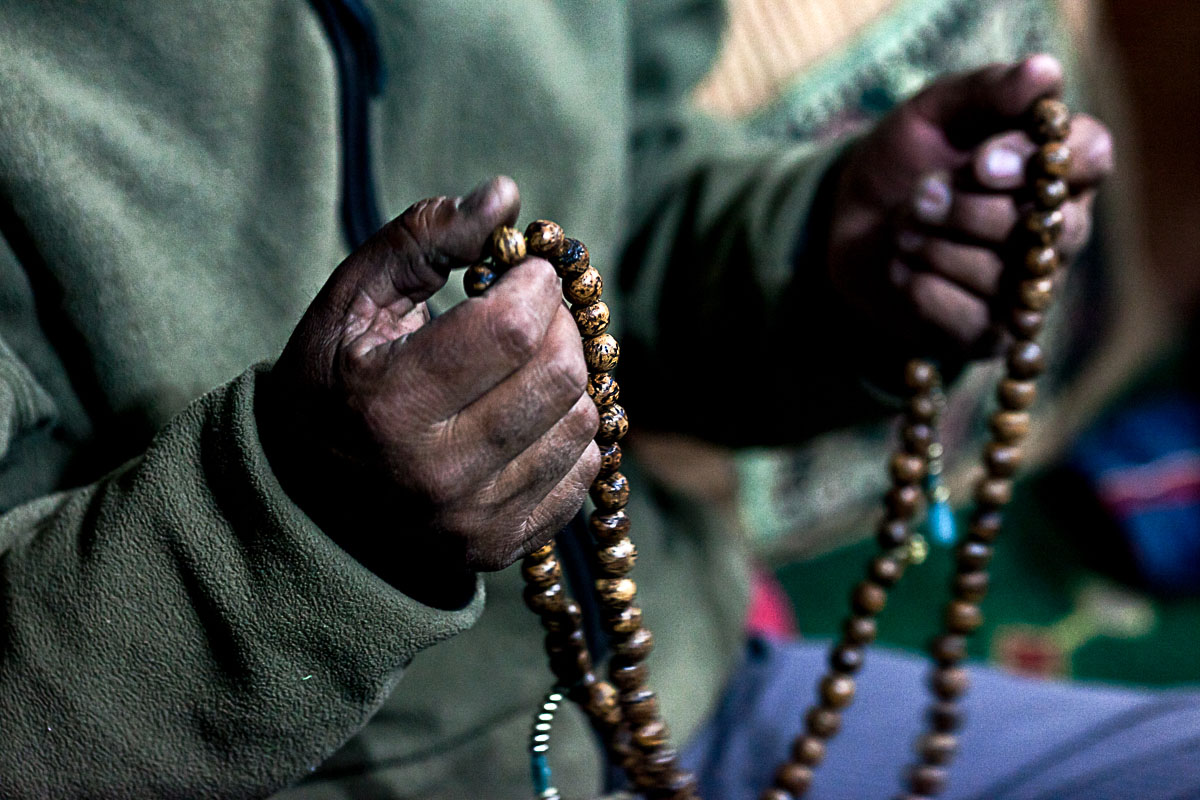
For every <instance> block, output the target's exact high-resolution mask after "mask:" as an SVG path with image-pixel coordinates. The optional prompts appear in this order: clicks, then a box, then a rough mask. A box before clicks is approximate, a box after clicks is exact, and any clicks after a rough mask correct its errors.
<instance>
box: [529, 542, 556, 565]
mask: <svg viewBox="0 0 1200 800" xmlns="http://www.w3.org/2000/svg"><path fill="white" fill-rule="evenodd" d="M553 555H554V542H550V543H549V544H544V545H542V546H541V547H539V548H538V549H537V550H534V551H533V552H532V553H530V554H529V555H528V556H526V558H535V559H537V560H539V561H542V560H545V559H547V558H550V557H551V556H553Z"/></svg>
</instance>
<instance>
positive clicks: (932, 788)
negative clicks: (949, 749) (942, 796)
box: [908, 764, 946, 797]
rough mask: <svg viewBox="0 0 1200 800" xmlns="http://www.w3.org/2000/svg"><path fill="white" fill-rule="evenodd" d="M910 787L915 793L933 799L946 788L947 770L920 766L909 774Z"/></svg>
mask: <svg viewBox="0 0 1200 800" xmlns="http://www.w3.org/2000/svg"><path fill="white" fill-rule="evenodd" d="M908 785H909V787H910V788H911V789H912V790H913V791H914V792H917V793H918V794H923V795H927V796H930V797H932V796H933V795H935V794H939V793H940V792H941V791H942V789H944V788H946V770H944V769H942V768H941V767H935V766H933V765H931V764H918V765H916V766H915V767H913V768H912V770H911V771H910V772H909V774H908Z"/></svg>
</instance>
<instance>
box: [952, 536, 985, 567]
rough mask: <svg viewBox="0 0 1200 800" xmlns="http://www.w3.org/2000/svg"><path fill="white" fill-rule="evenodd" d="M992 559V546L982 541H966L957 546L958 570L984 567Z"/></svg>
mask: <svg viewBox="0 0 1200 800" xmlns="http://www.w3.org/2000/svg"><path fill="white" fill-rule="evenodd" d="M991 560H992V546H991V545H989V544H984V543H983V542H975V541H966V542H963V543H962V545H961V546H960V547H959V548H958V571H959V572H975V571H977V570H982V569H986V568H987V565H988V564H989V563H990V562H991Z"/></svg>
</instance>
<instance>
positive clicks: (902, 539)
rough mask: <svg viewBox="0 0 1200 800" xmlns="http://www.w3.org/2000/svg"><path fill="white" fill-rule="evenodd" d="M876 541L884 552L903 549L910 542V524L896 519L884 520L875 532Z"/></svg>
mask: <svg viewBox="0 0 1200 800" xmlns="http://www.w3.org/2000/svg"><path fill="white" fill-rule="evenodd" d="M875 541H876V542H878V543H879V546H880V547H881V548H882V549H884V550H892V549H895V548H897V547H903V546H904V545H905V544H906V543H907V542H908V523H907V522H905V521H904V520H902V519H896V518H895V517H889V518H886V519H884V520H883V522H881V523H879V527H878V528H877V529H876V531H875Z"/></svg>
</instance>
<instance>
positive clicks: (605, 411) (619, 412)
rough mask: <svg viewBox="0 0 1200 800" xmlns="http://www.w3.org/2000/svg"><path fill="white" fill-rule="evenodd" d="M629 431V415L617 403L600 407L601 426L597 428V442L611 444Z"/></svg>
mask: <svg viewBox="0 0 1200 800" xmlns="http://www.w3.org/2000/svg"><path fill="white" fill-rule="evenodd" d="M627 433H629V416H628V415H627V414H626V413H625V408H624V407H623V406H621V405H618V404H617V403H613V404H612V405H608V406H604V407H603V408H601V409H600V427H599V428H597V430H596V442H597V444H609V443H610V442H615V441H618V440H619V439H621V437H623V436H624V435H625V434H627Z"/></svg>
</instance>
